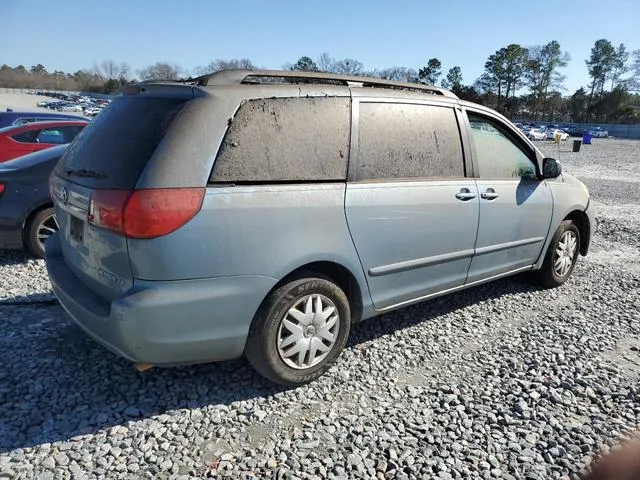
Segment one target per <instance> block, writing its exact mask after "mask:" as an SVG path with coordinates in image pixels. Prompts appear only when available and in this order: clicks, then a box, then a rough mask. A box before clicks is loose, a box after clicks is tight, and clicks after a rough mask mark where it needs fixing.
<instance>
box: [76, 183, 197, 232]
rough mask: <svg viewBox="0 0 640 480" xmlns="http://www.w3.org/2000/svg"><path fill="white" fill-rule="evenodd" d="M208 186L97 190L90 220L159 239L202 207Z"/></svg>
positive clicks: (113, 229) (92, 203)
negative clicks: (205, 187)
mask: <svg viewBox="0 0 640 480" xmlns="http://www.w3.org/2000/svg"><path fill="white" fill-rule="evenodd" d="M204 191H205V189H204V188H158V189H145V190H95V191H94V192H93V195H92V196H91V203H90V205H89V216H88V220H89V223H91V224H93V225H95V226H97V227H101V228H106V229H108V230H112V231H114V232H117V233H121V234H123V235H125V236H127V237H130V238H156V237H161V236H163V235H168V234H169V233H171V232H174V231H176V230H177V229H179V228H180V227H182V226H183V225H185V224H186V223H187V222H188V221H189V220H191V219H192V218H193V217H194V216H195V215H196V214H197V213H198V212H199V211H200V208H201V207H202V200H203V198H204Z"/></svg>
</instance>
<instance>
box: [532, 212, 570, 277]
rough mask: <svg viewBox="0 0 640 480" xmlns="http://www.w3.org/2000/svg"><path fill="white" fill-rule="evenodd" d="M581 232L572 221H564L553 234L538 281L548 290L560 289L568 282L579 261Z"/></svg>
mask: <svg viewBox="0 0 640 480" xmlns="http://www.w3.org/2000/svg"><path fill="white" fill-rule="evenodd" d="M579 250H580V230H578V227H577V226H576V224H575V223H573V222H572V221H571V220H564V221H563V222H562V223H561V224H560V226H559V227H558V229H557V230H556V232H555V233H554V234H553V238H552V239H551V243H550V244H549V248H548V249H547V253H546V255H545V258H544V262H543V264H542V268H541V269H540V270H539V271H538V272H537V278H538V281H539V282H540V283H541V284H542V285H543V286H544V287H547V288H554V287H559V286H560V285H562V284H563V283H564V282H566V281H567V279H568V278H569V276H570V275H571V273H572V272H573V269H574V268H575V266H576V262H577V261H578V255H579Z"/></svg>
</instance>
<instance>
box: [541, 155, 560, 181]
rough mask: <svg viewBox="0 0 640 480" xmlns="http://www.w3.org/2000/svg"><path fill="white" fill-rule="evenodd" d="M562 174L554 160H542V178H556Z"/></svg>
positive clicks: (558, 163) (558, 164)
mask: <svg viewBox="0 0 640 480" xmlns="http://www.w3.org/2000/svg"><path fill="white" fill-rule="evenodd" d="M561 173H562V165H560V162H558V161H557V160H556V159H555V158H545V159H543V160H542V178H558V177H559V176H560V174H561Z"/></svg>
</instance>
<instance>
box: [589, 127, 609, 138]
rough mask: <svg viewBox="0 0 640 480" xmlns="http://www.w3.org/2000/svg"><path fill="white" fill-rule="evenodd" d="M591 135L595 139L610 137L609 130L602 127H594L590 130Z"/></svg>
mask: <svg viewBox="0 0 640 480" xmlns="http://www.w3.org/2000/svg"><path fill="white" fill-rule="evenodd" d="M589 135H591V136H592V137H595V138H607V137H608V136H609V132H608V131H607V129H605V128H602V127H593V128H590V129H589Z"/></svg>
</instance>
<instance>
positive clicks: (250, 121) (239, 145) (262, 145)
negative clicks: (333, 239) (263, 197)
mask: <svg viewBox="0 0 640 480" xmlns="http://www.w3.org/2000/svg"><path fill="white" fill-rule="evenodd" d="M350 112H351V104H350V99H349V98H323V97H319V98H269V99H259V100H250V101H247V102H245V103H244V104H242V105H241V106H240V108H239V110H238V112H237V113H236V115H235V117H234V119H233V122H232V123H231V125H230V126H229V129H228V130H227V134H226V135H225V138H224V140H223V142H222V145H221V147H220V150H219V152H218V156H217V158H216V161H215V163H214V165H213V172H212V174H211V181H212V182H220V183H238V182H281V181H290V182H296V181H312V180H315V181H323V180H325V181H327V180H341V181H344V180H345V179H346V175H347V156H348V152H349V129H350V123H351V122H350V116H351V115H350Z"/></svg>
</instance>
